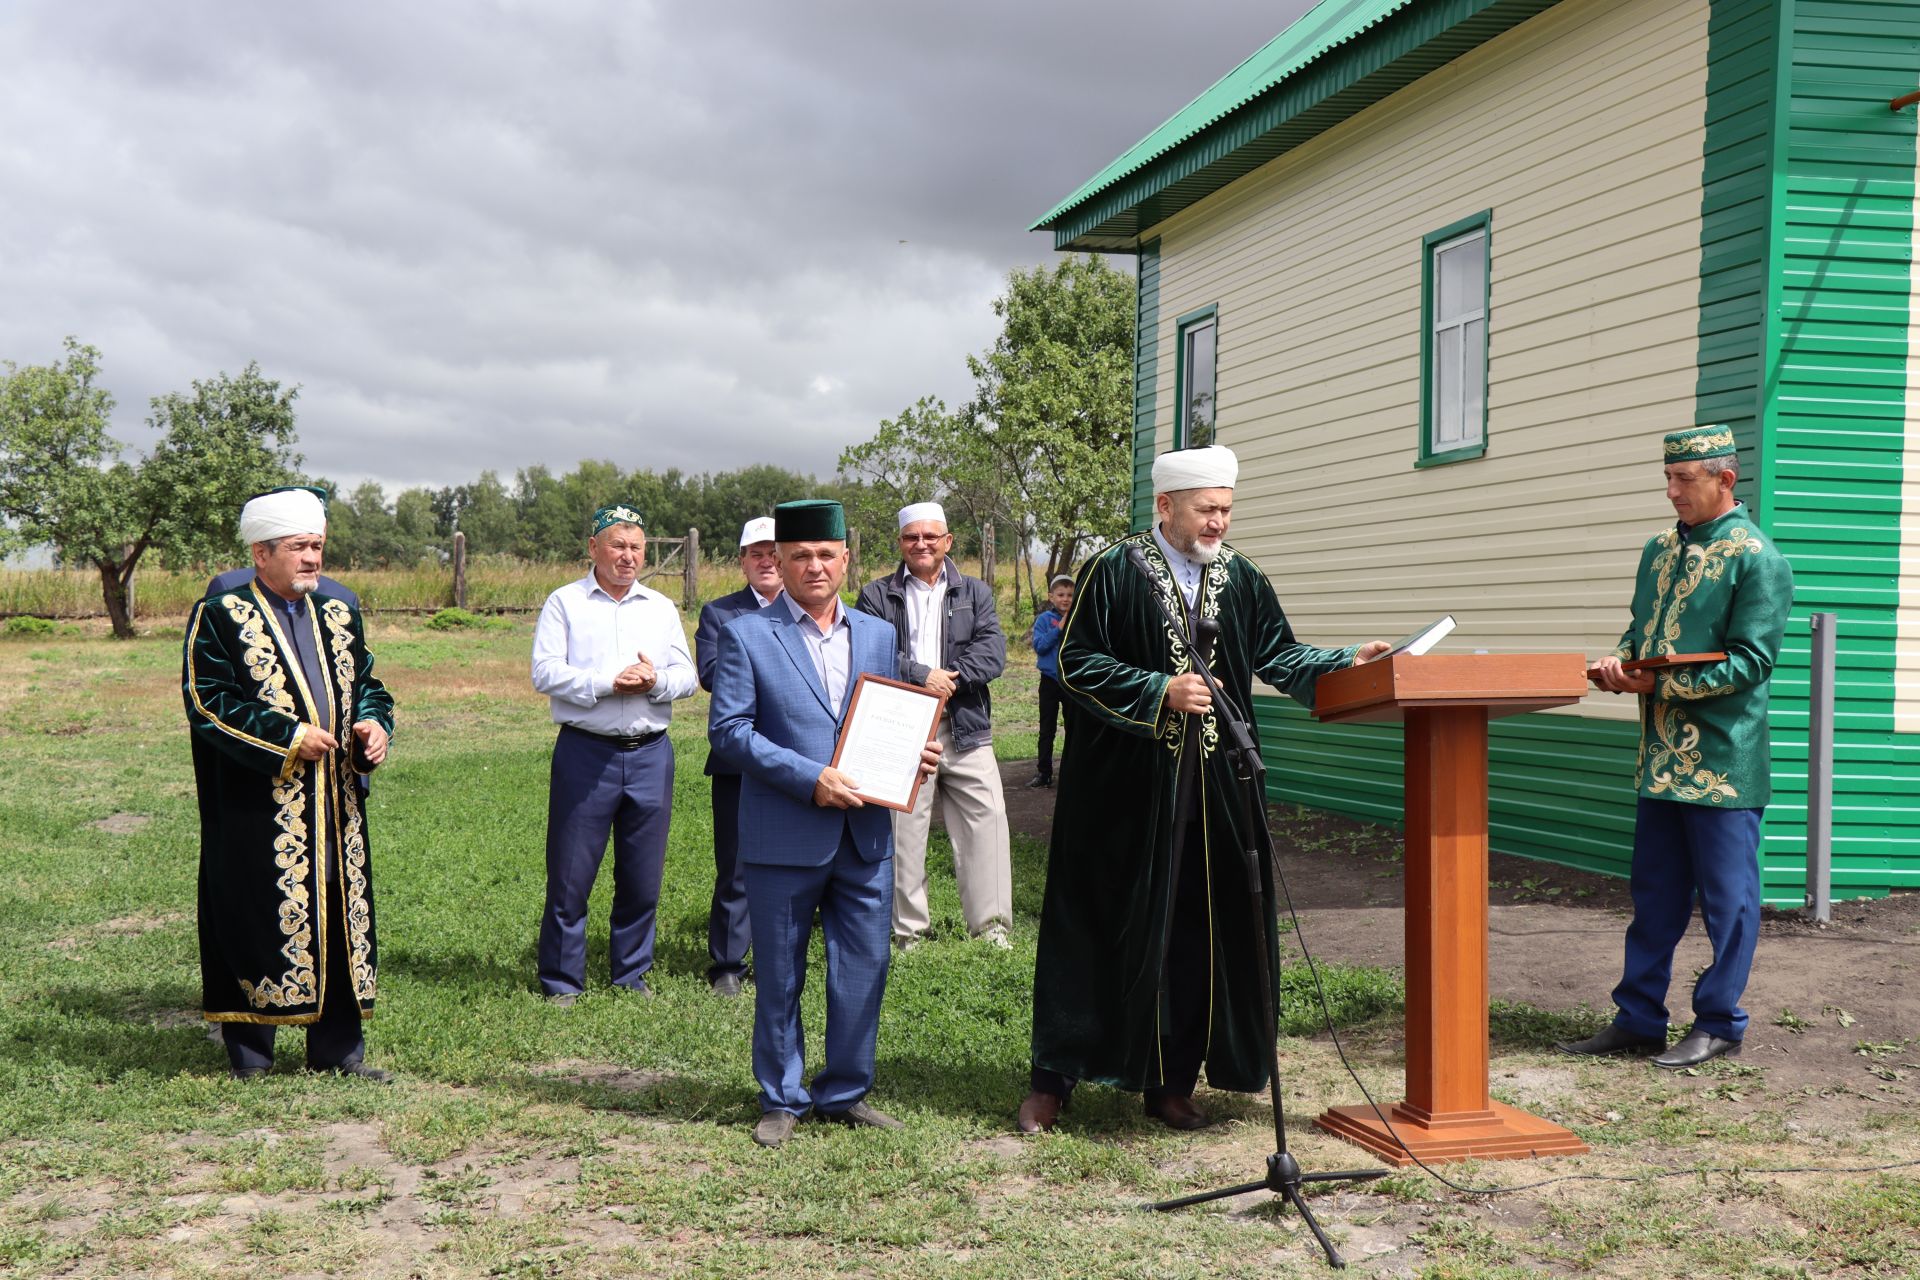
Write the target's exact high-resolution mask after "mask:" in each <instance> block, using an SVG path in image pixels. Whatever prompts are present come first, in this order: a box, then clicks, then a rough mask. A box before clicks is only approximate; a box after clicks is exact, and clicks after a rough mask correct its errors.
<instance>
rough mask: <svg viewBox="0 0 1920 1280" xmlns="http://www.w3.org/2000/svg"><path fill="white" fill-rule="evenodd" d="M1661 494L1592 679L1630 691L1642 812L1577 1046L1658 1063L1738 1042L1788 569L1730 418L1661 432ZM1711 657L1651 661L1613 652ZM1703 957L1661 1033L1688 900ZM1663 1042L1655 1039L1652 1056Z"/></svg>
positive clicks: (1686, 1063)
mask: <svg viewBox="0 0 1920 1280" xmlns="http://www.w3.org/2000/svg"><path fill="white" fill-rule="evenodd" d="M1663 456H1664V460H1665V462H1666V473H1667V501H1668V502H1670V503H1672V504H1673V510H1674V513H1675V514H1676V515H1677V516H1679V520H1678V522H1677V523H1675V525H1674V526H1673V528H1671V529H1667V530H1664V531H1662V532H1661V533H1659V534H1657V535H1655V536H1654V537H1653V538H1652V539H1650V540H1649V541H1648V542H1647V545H1646V549H1645V550H1644V551H1642V552H1641V554H1640V571H1639V577H1638V579H1637V581H1636V582H1635V584H1634V592H1633V621H1632V623H1631V624H1630V625H1629V626H1628V627H1627V630H1626V633H1625V634H1624V635H1622V636H1621V637H1620V644H1619V647H1618V648H1617V649H1616V650H1615V651H1614V652H1613V653H1612V654H1611V655H1609V656H1608V657H1605V658H1602V659H1601V660H1600V661H1599V662H1598V663H1597V664H1595V669H1594V671H1593V672H1592V676H1593V681H1594V683H1595V684H1597V685H1599V686H1600V687H1601V688H1602V689H1608V690H1611V691H1612V692H1614V693H1634V694H1638V695H1639V696H1640V760H1639V764H1638V766H1637V768H1636V770H1635V773H1634V785H1635V787H1636V789H1637V790H1638V792H1639V809H1638V812H1637V813H1636V815H1635V820H1634V831H1633V869H1632V873H1631V875H1632V879H1631V884H1632V892H1633V923H1632V924H1630V925H1628V926H1627V940H1626V964H1625V969H1624V972H1623V974H1622V976H1621V979H1620V985H1619V986H1617V987H1615V988H1614V990H1613V1002H1614V1004H1615V1005H1616V1006H1618V1008H1619V1013H1618V1014H1617V1015H1616V1016H1615V1018H1614V1020H1613V1024H1612V1025H1611V1026H1609V1027H1608V1028H1607V1029H1606V1030H1604V1031H1602V1032H1600V1034H1598V1035H1596V1036H1593V1037H1591V1038H1589V1039H1586V1040H1580V1041H1575V1042H1572V1043H1569V1044H1563V1045H1561V1046H1560V1047H1561V1048H1562V1049H1563V1050H1565V1051H1566V1052H1568V1053H1574V1054H1632V1055H1642V1054H1657V1055H1658V1056H1657V1057H1655V1058H1654V1059H1653V1063H1654V1065H1655V1066H1657V1067H1664V1068H1667V1069H1668V1070H1679V1069H1680V1068H1683V1067H1691V1066H1697V1065H1699V1064H1700V1063H1702V1062H1705V1061H1707V1060H1708V1059H1710V1058H1716V1057H1719V1056H1720V1055H1722V1054H1726V1055H1728V1056H1735V1055H1737V1054H1738V1053H1739V1052H1740V1041H1741V1038H1742V1037H1743V1036H1744V1035H1745V1034H1746V1029H1747V1013H1746V1010H1744V1009H1742V1008H1741V1007H1740V996H1741V993H1742V992H1744V991H1745V990H1746V986H1747V975H1748V972H1749V971H1750V970H1751V968H1752V965H1753V948H1754V943H1755V942H1756V941H1757V940H1758V936H1759V930H1760V862H1759V846H1760V815H1761V812H1762V810H1764V809H1765V807H1766V804H1767V799H1768V797H1769V794H1770V787H1771V776H1770V767H1769V766H1770V761H1771V754H1772V753H1771V749H1770V745H1769V742H1768V738H1767V691H1768V682H1769V681H1770V679H1771V678H1772V675H1773V664H1774V663H1775V661H1777V660H1778V658H1779V656H1780V638H1781V634H1782V633H1783V632H1784V630H1785V629H1786V622H1787V610H1788V609H1789V608H1790V607H1791V606H1792V604H1793V570H1792V568H1791V567H1789V565H1788V564H1787V559H1786V557H1785V556H1783V555H1781V554H1780V552H1779V550H1778V549H1777V548H1776V547H1775V546H1774V545H1773V540H1772V539H1771V538H1769V537H1767V536H1766V534H1764V533H1763V532H1762V531H1761V530H1760V528H1759V526H1757V525H1756V524H1754V522H1753V519H1752V516H1751V515H1750V513H1749V512H1748V511H1747V508H1746V506H1745V505H1744V504H1742V503H1740V502H1738V501H1736V500H1735V498H1734V496H1733V487H1734V482H1735V480H1736V479H1737V478H1738V476H1739V465H1740V464H1739V461H1738V459H1737V457H1736V455H1735V453H1734V440H1733V430H1732V428H1730V427H1724V426H1715V427H1694V428H1692V429H1690V430H1687V431H1676V432H1674V433H1673V434H1671V435H1669V436H1667V437H1666V441H1665V448H1664V454H1663ZM1676 654H1721V655H1724V656H1722V657H1718V658H1715V659H1713V660H1711V661H1699V662H1686V663H1682V664H1679V665H1675V666H1671V667H1666V668H1662V669H1658V670H1642V671H1632V672H1629V671H1626V670H1624V669H1623V668H1622V666H1621V664H1622V663H1623V662H1627V661H1632V660H1635V659H1644V658H1657V657H1662V656H1671V655H1676ZM1696 898H1697V899H1698V900H1699V903H1700V915H1701V918H1702V920H1703V921H1704V922H1705V924H1706V930H1707V937H1708V939H1709V940H1710V941H1711V942H1712V943H1713V963H1712V964H1710V965H1708V966H1707V968H1706V969H1705V970H1703V971H1702V972H1701V974H1700V977H1699V979H1698V980H1697V981H1696V982H1695V983H1694V987H1693V1029H1692V1030H1691V1031H1690V1032H1689V1033H1688V1034H1687V1036H1686V1038H1684V1039H1683V1040H1681V1041H1680V1043H1679V1044H1677V1045H1675V1046H1674V1047H1673V1048H1672V1049H1671V1050H1667V1049H1666V1045H1667V1005H1666V998H1667V986H1668V983H1669V981H1670V980H1671V978H1672V970H1673V949H1674V947H1675V946H1676V945H1677V944H1678V943H1679V941H1680V938H1681V936H1682V935H1683V934H1685V933H1686V931H1687V925H1688V923H1689V922H1690V921H1691V919H1692V917H1693V904H1694V901H1695V899H1696ZM1662 1050H1666V1051H1665V1052H1662Z"/></svg>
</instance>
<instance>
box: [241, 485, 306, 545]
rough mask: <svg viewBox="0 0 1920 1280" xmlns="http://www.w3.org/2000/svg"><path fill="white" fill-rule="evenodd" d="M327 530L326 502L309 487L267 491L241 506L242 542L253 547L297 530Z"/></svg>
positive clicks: (288, 535) (297, 531)
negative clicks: (275, 491)
mask: <svg viewBox="0 0 1920 1280" xmlns="http://www.w3.org/2000/svg"><path fill="white" fill-rule="evenodd" d="M326 531H327V508H326V504H324V503H322V502H321V501H320V499H319V498H317V497H315V496H314V495H313V494H312V493H310V492H308V491H307V490H305V489H283V490H281V491H280V492H278V493H263V494H261V495H260V496H259V497H257V498H255V499H253V500H252V501H250V502H248V503H247V505H246V506H244V507H242V508H240V541H242V542H244V543H247V544H248V545H249V546H251V545H252V544H253V543H256V542H268V541H271V540H272V539H274V538H287V537H292V536H293V535H294V534H296V533H322V534H324V533H325V532H326Z"/></svg>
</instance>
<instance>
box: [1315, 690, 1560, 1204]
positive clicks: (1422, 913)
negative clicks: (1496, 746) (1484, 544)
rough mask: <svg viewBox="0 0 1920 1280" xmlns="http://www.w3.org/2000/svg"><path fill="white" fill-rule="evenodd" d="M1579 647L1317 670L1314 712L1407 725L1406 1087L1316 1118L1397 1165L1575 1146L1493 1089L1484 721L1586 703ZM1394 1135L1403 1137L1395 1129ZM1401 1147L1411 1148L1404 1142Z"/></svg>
mask: <svg viewBox="0 0 1920 1280" xmlns="http://www.w3.org/2000/svg"><path fill="white" fill-rule="evenodd" d="M1586 666H1587V664H1586V659H1585V658H1583V657H1582V656H1581V655H1579V654H1577V653H1518V654H1492V655H1473V656H1459V655H1451V654H1449V655H1429V656H1427V657H1420V658H1416V657H1412V656H1410V655H1407V654H1400V655H1398V656H1396V657H1392V658H1384V659H1380V660H1378V661H1375V662H1370V663H1367V664H1365V665H1364V666H1359V667H1348V668H1346V669H1344V670H1341V671H1336V672H1334V673H1333V674H1331V675H1328V676H1324V677H1322V678H1321V680H1320V682H1319V684H1318V685H1317V686H1316V687H1315V690H1314V702H1315V710H1314V714H1315V715H1316V716H1318V717H1319V718H1320V719H1321V720H1324V721H1327V722H1329V723H1334V724H1346V723H1351V722H1360V721H1368V720H1401V721H1404V722H1405V725H1406V735H1407V747H1406V770H1407V783H1406V843H1407V854H1406V918H1407V958H1406V969H1407V1096H1406V1099H1405V1101H1402V1102H1397V1103H1395V1104H1393V1105H1392V1106H1391V1107H1390V1108H1387V1114H1388V1117H1389V1119H1391V1121H1392V1122H1393V1128H1392V1131H1391V1132H1389V1130H1388V1128H1387V1126H1386V1125H1384V1124H1382V1123H1381V1122H1380V1118H1379V1117H1378V1116H1377V1115H1376V1114H1375V1113H1374V1110H1373V1108H1372V1107H1367V1106H1358V1107H1334V1108H1332V1109H1331V1110H1329V1111H1326V1112H1325V1113H1323V1114H1322V1115H1320V1116H1318V1117H1317V1118H1316V1119H1315V1120H1314V1124H1316V1125H1317V1126H1319V1127H1320V1128H1322V1129H1324V1130H1326V1131H1327V1132H1328V1133H1332V1134H1335V1135H1337V1136H1339V1137H1342V1138H1345V1139H1346V1140H1347V1141H1349V1142H1352V1143H1355V1144H1357V1145H1359V1146H1362V1147H1365V1148H1366V1149H1367V1150H1368V1151H1371V1152H1372V1153H1373V1154H1374V1155H1376V1156H1378V1157H1380V1158H1381V1159H1382V1160H1385V1161H1387V1162H1388V1163H1389V1164H1393V1165H1396V1166H1403V1167H1404V1166H1406V1165H1409V1164H1411V1163H1413V1161H1412V1160H1411V1159H1410V1158H1409V1157H1408V1155H1407V1150H1409V1149H1410V1150H1411V1151H1412V1152H1413V1154H1414V1155H1417V1156H1419V1157H1420V1159H1421V1160H1422V1161H1424V1162H1426V1163H1428V1164H1433V1163H1435V1162H1438V1161H1448V1160H1467V1159H1481V1160H1499V1159H1520V1158H1525V1157H1528V1156H1548V1155H1555V1156H1557V1155H1579V1154H1581V1153H1583V1152H1585V1151H1586V1150H1587V1145H1586V1144H1585V1143H1584V1142H1581V1141H1580V1139H1579V1138H1577V1137H1575V1136H1574V1135H1573V1134H1572V1133H1571V1132H1569V1131H1568V1130H1566V1129H1563V1128H1561V1127H1560V1126H1559V1125H1557V1124H1551V1123H1549V1122H1547V1121H1545V1120H1542V1119H1540V1118H1539V1117H1538V1116H1533V1115H1529V1114H1528V1113H1527V1112H1525V1111H1521V1110H1519V1109H1518V1108H1515V1107H1509V1106H1507V1105H1505V1104H1504V1103H1499V1102H1495V1101H1494V1100H1493V1099H1492V1097H1491V1096H1490V1095H1489V1094H1488V1092H1487V721H1488V719H1490V718H1491V717H1494V716H1511V715H1518V714H1519V713H1520V712H1523V711H1537V710H1539V709H1541V708H1542V707H1559V706H1565V705H1567V704H1568V703H1571V702H1578V701H1579V700H1580V699H1581V698H1582V697H1584V696H1586V692H1587V677H1586ZM1396 1135H1397V1137H1396ZM1403 1142H1404V1143H1405V1147H1404V1148H1403V1147H1402V1145H1401V1144H1402V1143H1403Z"/></svg>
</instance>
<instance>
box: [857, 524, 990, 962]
mask: <svg viewBox="0 0 1920 1280" xmlns="http://www.w3.org/2000/svg"><path fill="white" fill-rule="evenodd" d="M899 519H900V564H899V566H898V567H897V568H895V569H894V571H893V572H892V573H889V574H887V575H886V576H885V577H884V578H876V579H874V580H873V581H872V582H869V583H868V584H867V585H866V586H865V587H864V588H862V589H861V591H860V604H859V608H860V609H861V611H862V612H865V613H870V614H873V615H874V616H875V617H877V618H885V619H886V620H887V621H888V622H891V623H892V624H893V629H894V632H895V633H896V634H897V635H898V636H899V638H900V678H901V679H902V680H907V681H911V682H912V683H914V684H918V685H925V686H926V687H927V688H929V689H931V690H933V691H934V692H935V693H941V694H945V695H946V698H947V706H946V713H945V714H944V715H942V716H941V718H940V729H939V734H938V736H939V739H940V745H941V748H942V754H941V756H940V769H939V772H937V773H936V774H935V775H934V776H933V778H932V779H930V780H929V785H927V786H924V787H921V788H920V796H919V799H918V800H916V801H915V802H914V806H913V811H912V812H911V813H903V814H901V815H900V816H899V817H897V818H895V819H894V820H893V945H894V946H896V947H898V948H899V949H900V950H901V951H906V950H908V949H910V948H912V947H916V946H918V945H920V943H921V942H922V941H924V940H925V939H926V938H927V937H928V935H929V933H930V931H931V929H932V926H933V918H932V914H931V911H930V909H929V906H928V903H927V833H928V831H929V829H930V828H931V827H932V825H933V801H934V797H935V796H936V795H938V796H939V798H940V813H941V816H942V818H943V820H944V821H945V822H946V827H947V836H948V838H949V839H951V840H952V842H953V872H954V878H955V879H956V880H958V881H959V882H960V914H961V915H962V917H964V918H965V920H966V925H967V934H968V936H970V937H974V938H979V939H980V940H981V941H983V942H985V943H987V944H988V945H989V946H994V947H999V948H1001V949H1003V950H1004V949H1008V948H1011V947H1012V946H1013V943H1012V942H1011V940H1009V938H1008V937H1007V927H1008V926H1009V925H1011V924H1012V923H1013V849H1012V841H1011V839H1010V838H1009V836H1008V834H1007V802H1006V798H1005V795H1004V793H1003V792H1002V790H1001V784H1000V763H999V761H998V760H996V759H995V758H994V754H993V698H992V695H991V694H990V693H989V691H988V688H987V686H988V685H989V684H991V683H992V682H993V681H994V680H996V679H998V678H999V676H1000V673H1001V672H1002V671H1004V670H1005V669H1006V666H1007V638H1006V636H1004V635H1003V634H1001V631H1000V614H999V611H998V610H997V609H995V607H994V602H993V587H992V586H991V585H990V584H988V583H986V582H982V581H981V580H980V579H978V578H970V577H968V576H967V575H966V574H964V573H962V572H960V566H959V565H957V564H955V563H954V562H953V559H952V557H951V556H950V555H949V554H948V553H949V552H951V551H952V550H953V534H952V533H951V532H950V531H949V530H948V528H947V513H946V509H945V508H943V507H942V506H941V505H940V504H939V503H937V502H915V503H911V504H909V505H907V506H904V507H902V508H900V512H899Z"/></svg>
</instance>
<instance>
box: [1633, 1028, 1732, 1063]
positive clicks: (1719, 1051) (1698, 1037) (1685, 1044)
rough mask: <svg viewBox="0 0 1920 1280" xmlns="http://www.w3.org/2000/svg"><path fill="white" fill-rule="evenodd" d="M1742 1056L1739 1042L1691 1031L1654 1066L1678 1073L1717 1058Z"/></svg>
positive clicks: (1658, 1058) (1658, 1059)
mask: <svg viewBox="0 0 1920 1280" xmlns="http://www.w3.org/2000/svg"><path fill="white" fill-rule="evenodd" d="M1739 1056H1740V1042H1739V1041H1738V1040H1722V1039H1721V1038H1720V1037H1719V1036H1716V1035H1713V1034H1711V1033H1709V1032H1706V1031H1689V1032H1687V1034H1686V1038H1685V1039H1683V1040H1681V1041H1680V1043H1679V1044H1677V1045H1675V1046H1673V1048H1671V1049H1669V1050H1667V1051H1666V1052H1665V1053H1663V1054H1661V1055H1660V1056H1659V1057H1657V1058H1655V1059H1654V1060H1653V1065H1654V1066H1656V1067H1659V1068H1660V1069H1661V1070H1662V1071H1678V1070H1680V1069H1681V1068H1682V1067H1697V1066H1699V1065H1700V1064H1701V1063H1703V1062H1711V1061H1713V1060H1714V1059H1715V1058H1737V1057H1739Z"/></svg>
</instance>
